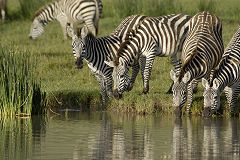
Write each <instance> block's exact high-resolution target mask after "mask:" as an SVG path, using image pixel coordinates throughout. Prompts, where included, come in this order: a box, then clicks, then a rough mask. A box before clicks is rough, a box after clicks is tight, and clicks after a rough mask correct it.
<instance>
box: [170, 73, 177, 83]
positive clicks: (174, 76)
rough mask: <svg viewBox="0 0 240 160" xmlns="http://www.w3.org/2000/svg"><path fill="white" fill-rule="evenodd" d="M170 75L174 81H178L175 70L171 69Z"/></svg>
mask: <svg viewBox="0 0 240 160" xmlns="http://www.w3.org/2000/svg"><path fill="white" fill-rule="evenodd" d="M170 77H171V79H172V80H173V82H176V81H177V76H176V73H175V71H174V70H171V71H170Z"/></svg>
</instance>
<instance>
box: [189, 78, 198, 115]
mask: <svg viewBox="0 0 240 160" xmlns="http://www.w3.org/2000/svg"><path fill="white" fill-rule="evenodd" d="M195 83H197V81H196V80H195V79H193V80H192V81H191V82H190V83H189V84H188V95H187V101H188V103H187V109H186V113H187V114H191V111H190V109H191V107H192V100H193V86H194V85H195Z"/></svg>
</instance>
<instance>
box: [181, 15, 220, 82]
mask: <svg viewBox="0 0 240 160" xmlns="http://www.w3.org/2000/svg"><path fill="white" fill-rule="evenodd" d="M223 50H224V47H223V40H222V23H221V21H220V19H219V18H218V17H217V16H215V15H213V14H211V13H209V12H201V13H198V14H196V15H195V16H194V17H193V18H192V19H191V20H190V24H189V33H188V36H187V39H186V41H185V43H184V46H183V53H182V60H183V62H184V63H183V67H182V70H181V73H180V76H179V81H181V79H182V78H183V76H184V74H185V73H186V71H190V72H191V75H192V77H195V78H197V79H199V78H202V77H203V76H205V75H206V74H207V73H210V71H211V70H212V69H214V68H215V67H216V66H217V65H218V64H219V61H220V59H221V57H222V54H223Z"/></svg>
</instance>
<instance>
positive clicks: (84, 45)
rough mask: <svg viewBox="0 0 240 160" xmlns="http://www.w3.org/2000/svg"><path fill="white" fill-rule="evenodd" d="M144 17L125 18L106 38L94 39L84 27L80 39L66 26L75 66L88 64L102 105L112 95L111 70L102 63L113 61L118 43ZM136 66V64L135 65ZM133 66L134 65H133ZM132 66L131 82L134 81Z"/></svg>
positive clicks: (134, 75)
mask: <svg viewBox="0 0 240 160" xmlns="http://www.w3.org/2000/svg"><path fill="white" fill-rule="evenodd" d="M145 17H146V16H142V15H132V16H129V17H127V18H126V19H125V20H123V21H122V22H121V24H120V25H119V26H118V27H117V28H116V29H115V30H114V31H113V33H112V34H111V35H109V36H106V37H100V38H95V37H94V36H93V35H92V34H91V32H89V31H88V29H87V28H86V27H83V28H82V29H81V31H80V32H81V33H80V34H79V35H80V37H78V36H77V35H76V33H75V32H74V30H73V28H72V27H71V26H68V28H67V31H68V34H69V36H70V37H72V48H73V54H74V56H75V58H76V59H77V61H76V64H77V65H78V66H79V65H80V66H82V59H85V60H86V61H87V63H88V67H89V68H90V70H91V71H92V72H93V73H94V75H95V76H96V78H97V80H98V82H99V84H100V88H101V95H102V101H103V103H106V100H107V98H108V96H111V95H112V68H111V67H109V66H108V65H106V64H105V63H104V61H110V60H113V59H114V58H115V57H116V53H117V50H118V48H119V47H120V43H121V42H122V41H123V40H124V39H125V38H126V37H127V36H128V32H127V31H128V30H134V28H135V27H136V26H137V24H138V23H140V22H141V21H142V20H143V19H144V18H145ZM136 65H137V66H138V63H137V64H136ZM134 66H135V65H134ZM134 66H133V73H132V74H133V75H132V77H133V78H132V80H135V78H136V75H137V73H136V74H135V73H134V71H135V69H134Z"/></svg>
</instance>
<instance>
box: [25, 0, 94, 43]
mask: <svg viewBox="0 0 240 160" xmlns="http://www.w3.org/2000/svg"><path fill="white" fill-rule="evenodd" d="M55 19H56V20H58V21H59V23H60V25H61V27H62V30H63V35H64V38H65V39H67V32H66V27H67V24H68V23H70V24H71V26H72V27H74V28H76V29H77V27H78V25H79V24H81V23H83V22H84V23H85V24H86V26H87V28H88V29H89V30H90V31H91V32H92V34H93V35H94V36H96V35H97V32H98V21H99V9H98V2H97V0H58V1H55V2H52V3H50V4H48V5H46V6H45V7H43V8H41V9H39V10H38V11H37V12H36V14H35V16H34V20H33V23H32V25H31V29H30V34H29V38H31V39H36V38H37V37H38V36H40V35H41V34H42V33H43V32H44V26H45V25H47V23H48V22H50V21H53V20H55Z"/></svg>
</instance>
